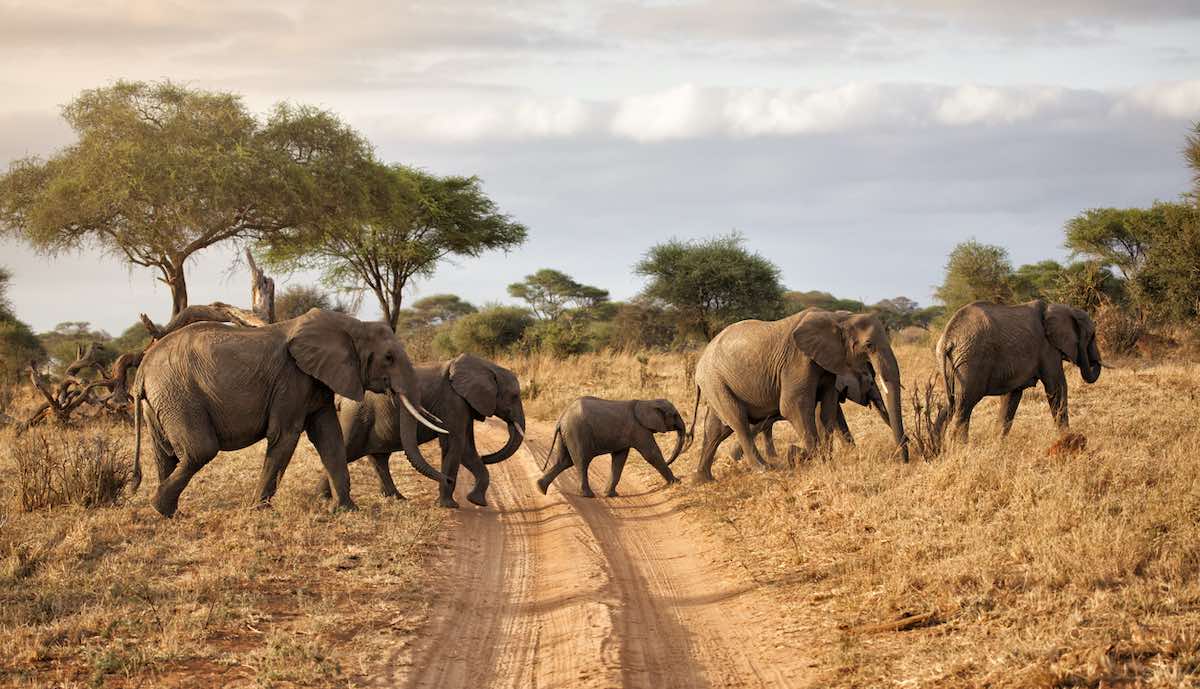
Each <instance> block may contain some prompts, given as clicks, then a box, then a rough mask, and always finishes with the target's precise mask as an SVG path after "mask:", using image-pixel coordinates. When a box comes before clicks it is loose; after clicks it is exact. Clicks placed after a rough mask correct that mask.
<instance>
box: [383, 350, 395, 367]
mask: <svg viewBox="0 0 1200 689" xmlns="http://www.w3.org/2000/svg"><path fill="white" fill-rule="evenodd" d="M395 360H396V357H395V355H393V354H392V353H391V352H388V353H387V354H384V355H383V363H385V364H387V365H389V366H391V365H392V362H394V361H395Z"/></svg>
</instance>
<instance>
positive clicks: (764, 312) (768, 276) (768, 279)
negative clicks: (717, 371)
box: [634, 234, 783, 339]
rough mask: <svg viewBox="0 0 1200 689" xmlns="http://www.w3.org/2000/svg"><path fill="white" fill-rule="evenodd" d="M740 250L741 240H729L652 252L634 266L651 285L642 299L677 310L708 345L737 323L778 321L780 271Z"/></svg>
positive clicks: (678, 245) (675, 242)
mask: <svg viewBox="0 0 1200 689" xmlns="http://www.w3.org/2000/svg"><path fill="white" fill-rule="evenodd" d="M742 244H743V239H742V237H741V236H740V235H737V234H731V235H729V236H726V237H717V238H714V239H709V240H705V241H691V242H685V241H681V240H678V239H673V240H671V241H669V242H666V243H664V244H658V245H656V246H654V247H652V248H651V249H650V251H648V252H647V253H646V256H645V257H644V258H643V259H642V260H641V261H639V262H638V263H637V265H636V266H634V271H635V272H637V273H638V274H639V275H643V276H645V277H647V278H648V279H649V284H647V285H646V288H645V289H644V290H643V291H642V295H643V296H644V297H646V298H648V299H655V300H659V301H662V302H664V303H666V304H669V305H671V306H672V307H674V309H675V310H676V313H677V314H679V316H680V317H681V318H682V320H683V323H682V325H683V326H684V327H685V328H692V329H697V330H699V331H700V332H701V333H703V335H704V337H705V338H707V339H712V337H713V336H714V335H716V334H717V333H718V332H719V331H720V330H721V329H722V328H724V327H725V326H726V325H728V324H730V323H732V322H734V321H738V320H742V319H745V318H775V317H777V316H778V315H779V313H780V310H781V308H780V307H781V300H782V297H783V286H782V285H780V283H779V268H778V267H776V266H775V264H774V263H771V262H770V261H768V260H767V259H765V258H763V257H762V256H760V255H758V254H755V253H752V252H750V251H747V250H746V249H745V247H743V246H742Z"/></svg>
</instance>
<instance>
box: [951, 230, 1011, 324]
mask: <svg viewBox="0 0 1200 689" xmlns="http://www.w3.org/2000/svg"><path fill="white" fill-rule="evenodd" d="M1012 275H1013V267H1012V262H1011V261H1009V259H1008V250H1006V249H1005V248H1004V247H1001V246H995V245H994V244H981V243H979V242H977V241H975V240H974V239H971V240H968V241H965V242H963V243H961V244H959V245H958V246H956V247H954V249H953V250H952V251H951V252H950V257H949V258H948V259H947V261H946V277H945V279H944V280H943V281H942V284H941V285H940V286H938V288H937V290H935V292H934V296H936V297H937V298H938V300H940V301H941V302H942V303H943V304H945V305H946V313H948V314H953V313H954V312H955V311H957V310H958V308H959V307H960V306H962V305H963V304H969V303H971V302H973V301H978V300H986V301H995V302H1002V303H1003V302H1008V301H1010V300H1011V299H1012Z"/></svg>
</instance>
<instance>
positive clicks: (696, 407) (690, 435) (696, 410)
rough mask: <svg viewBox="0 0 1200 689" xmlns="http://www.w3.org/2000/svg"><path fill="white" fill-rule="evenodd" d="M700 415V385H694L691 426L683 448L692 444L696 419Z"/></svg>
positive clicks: (694, 437)
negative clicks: (694, 395)
mask: <svg viewBox="0 0 1200 689" xmlns="http://www.w3.org/2000/svg"><path fill="white" fill-rule="evenodd" d="M699 415H700V386H699V385H697V386H696V401H695V402H694V403H692V428H691V430H689V431H688V434H687V446H686V447H685V448H684V449H685V450H686V449H687V448H689V447H691V446H692V441H693V440H695V439H696V421H697V420H698V419H699Z"/></svg>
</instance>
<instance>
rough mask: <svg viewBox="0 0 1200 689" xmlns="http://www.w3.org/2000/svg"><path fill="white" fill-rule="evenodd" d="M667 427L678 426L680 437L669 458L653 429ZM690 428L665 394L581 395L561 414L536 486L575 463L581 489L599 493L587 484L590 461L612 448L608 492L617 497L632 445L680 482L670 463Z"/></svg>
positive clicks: (660, 430)
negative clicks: (621, 397)
mask: <svg viewBox="0 0 1200 689" xmlns="http://www.w3.org/2000/svg"><path fill="white" fill-rule="evenodd" d="M668 431H675V432H676V433H677V434H678V437H677V439H676V441H675V449H674V451H672V452H671V459H669V460H667V461H665V462H664V461H663V456H662V452H660V451H659V449H658V443H656V442H655V441H654V434H655V433H666V432H668ZM686 433H687V425H686V424H684V422H683V417H681V416H680V415H679V411H678V410H676V409H675V405H673V404H671V403H670V402H669V401H667V400H662V399H659V400H603V399H600V398H598V397H580V398H579V399H577V400H575V401H574V402H572V403H571V404H570V405H568V406H567V408H566V409H565V410H564V411H563V413H562V415H561V416H559V417H558V423H557V424H556V425H555V426H554V438H553V439H552V440H551V441H550V454H549V455H548V456H547V457H546V464H545V465H544V466H543V467H542V468H543V469H544V470H545V474H543V475H542V477H541V478H540V479H538V482H537V485H538V489H539V490H541V491H542V492H543V493H545V492H546V491H547V490H549V488H550V484H551V483H553V482H554V479H556V478H558V475H559V474H561V473H562V472H564V471H566V470H567V469H568V468H570V467H571V465H572V463H574V465H575V468H576V469H578V470H579V494H580V495H582V496H583V497H585V498H591V497H595V494H594V493H592V488H591V486H589V485H588V467H589V466H590V465H591V463H592V459H593V458H594V457H596V456H597V455H602V454H611V455H612V479H611V480H610V481H609V483H608V491H607V492H606V493H605V495H607V496H608V497H613V496H615V495H616V494H617V482H618V481H620V480H621V472H622V471H623V470H624V469H625V460H626V459H628V457H629V450H630V449H636V450H637V451H638V452H639V453H640V454H641V455H642V457H643V458H645V460H646V461H647V462H649V463H650V466H652V467H654V468H655V469H657V470H658V473H659V474H661V475H662V477H663V478H664V479H666V481H667V483H676V482H677V481H678V480H679V479H677V478H675V474H673V473H671V464H672V463H673V462H674V461H675V459H676V458H678V457H679V453H680V451H682V450H683V439H684V435H685V434H686ZM560 437H561V438H562V441H561V442H559V438H560Z"/></svg>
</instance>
